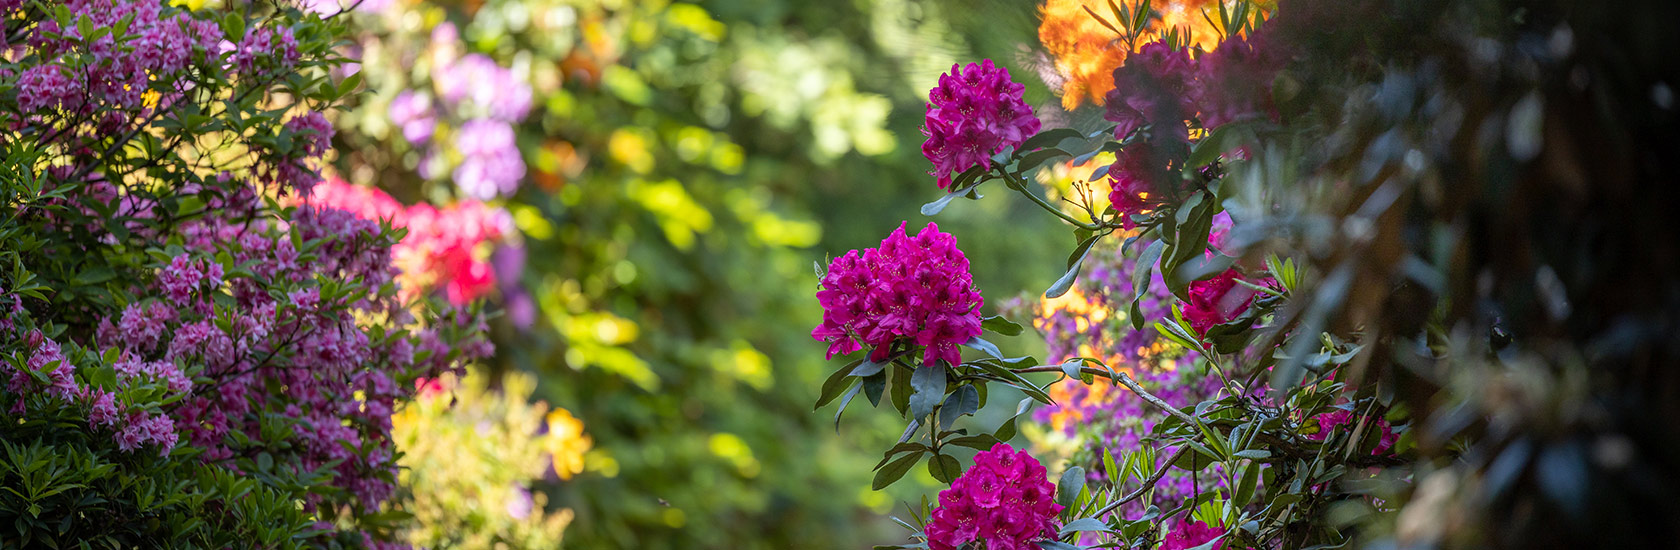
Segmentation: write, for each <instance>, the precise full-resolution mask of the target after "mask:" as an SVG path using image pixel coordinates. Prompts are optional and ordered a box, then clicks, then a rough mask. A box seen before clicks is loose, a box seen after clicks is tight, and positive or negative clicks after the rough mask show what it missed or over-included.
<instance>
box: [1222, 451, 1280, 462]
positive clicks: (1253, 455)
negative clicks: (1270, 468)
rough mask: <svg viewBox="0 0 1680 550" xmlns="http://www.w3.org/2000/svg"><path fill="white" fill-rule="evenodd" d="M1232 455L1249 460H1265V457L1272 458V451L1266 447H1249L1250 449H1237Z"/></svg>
mask: <svg viewBox="0 0 1680 550" xmlns="http://www.w3.org/2000/svg"><path fill="white" fill-rule="evenodd" d="M1231 456H1235V457H1238V458H1246V459H1249V460H1265V459H1268V458H1271V457H1272V453H1270V452H1268V451H1266V450H1265V449H1248V450H1245V451H1237V452H1236V453H1233V454H1232V455H1231Z"/></svg>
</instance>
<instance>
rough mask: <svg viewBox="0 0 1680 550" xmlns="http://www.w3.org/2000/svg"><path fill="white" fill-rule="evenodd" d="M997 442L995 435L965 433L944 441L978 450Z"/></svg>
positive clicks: (988, 448) (989, 447) (987, 448)
mask: <svg viewBox="0 0 1680 550" xmlns="http://www.w3.org/2000/svg"><path fill="white" fill-rule="evenodd" d="M1010 421H1014V419H1013V418H1011V419H1010ZM998 443H1002V442H1001V441H998V438H997V436H994V435H992V434H975V435H965V436H962V437H959V438H956V439H952V440H950V441H946V442H945V444H946V445H957V446H959V447H968V448H970V449H975V450H979V451H985V450H990V449H991V448H992V447H993V446H995V445H997V444H998Z"/></svg>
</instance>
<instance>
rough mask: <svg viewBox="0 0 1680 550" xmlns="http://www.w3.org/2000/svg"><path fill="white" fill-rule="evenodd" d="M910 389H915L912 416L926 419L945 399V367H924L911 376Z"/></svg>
mask: <svg viewBox="0 0 1680 550" xmlns="http://www.w3.org/2000/svg"><path fill="white" fill-rule="evenodd" d="M910 387H912V388H914V389H915V393H914V394H911V395H910V416H911V417H913V418H924V417H926V416H927V415H929V414H931V413H933V407H934V406H935V405H938V404H939V401H940V398H943V397H945V365H944V364H943V363H939V362H936V363H934V364H932V365H922V366H921V368H918V369H916V372H915V373H913V374H911V376H910Z"/></svg>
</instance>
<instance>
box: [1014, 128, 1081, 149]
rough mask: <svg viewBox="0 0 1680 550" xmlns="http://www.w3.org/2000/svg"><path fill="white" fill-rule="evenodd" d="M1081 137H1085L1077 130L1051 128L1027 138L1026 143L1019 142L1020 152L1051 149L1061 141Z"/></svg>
mask: <svg viewBox="0 0 1680 550" xmlns="http://www.w3.org/2000/svg"><path fill="white" fill-rule="evenodd" d="M1082 137H1085V135H1084V134H1081V133H1079V130H1075V129H1073V128H1051V129H1049V130H1045V131H1043V132H1039V133H1038V134H1037V135H1034V136H1033V137H1030V138H1027V140H1026V141H1023V142H1021V150H1022V151H1031V150H1034V149H1038V148H1040V147H1051V146H1054V145H1056V144H1058V143H1061V142H1062V141H1063V140H1068V139H1073V138H1082Z"/></svg>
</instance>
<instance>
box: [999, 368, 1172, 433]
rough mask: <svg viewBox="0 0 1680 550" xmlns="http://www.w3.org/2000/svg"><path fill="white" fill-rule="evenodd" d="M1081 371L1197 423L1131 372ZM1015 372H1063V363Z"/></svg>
mask: <svg viewBox="0 0 1680 550" xmlns="http://www.w3.org/2000/svg"><path fill="white" fill-rule="evenodd" d="M1079 371H1080V372H1085V373H1090V374H1094V375H1098V376H1106V377H1108V378H1109V379H1110V380H1113V381H1115V382H1118V383H1120V385H1123V386H1126V389H1129V390H1132V393H1135V394H1137V396H1138V397H1142V398H1143V400H1144V401H1148V402H1149V404H1151V405H1154V406H1156V407H1157V408H1160V409H1161V410H1163V411H1166V413H1167V414H1169V415H1172V416H1173V417H1174V418H1177V419H1179V420H1183V421H1184V423H1186V424H1192V425H1194V424H1196V418H1195V417H1193V416H1190V415H1188V414H1184V411H1181V410H1178V408H1177V407H1174V406H1172V405H1171V404H1169V403H1167V402H1166V401H1165V400H1163V399H1161V398H1159V397H1155V394H1152V393H1149V392H1148V391H1146V390H1144V389H1143V386H1140V385H1138V383H1137V380H1133V379H1132V375H1130V374H1126V373H1124V372H1121V371H1114V370H1109V369H1099V368H1095V367H1079ZM1015 372H1018V373H1033V372H1062V366H1061V365H1042V366H1037V367H1029V368H1025V369H1019V370H1016V371H1015Z"/></svg>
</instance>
